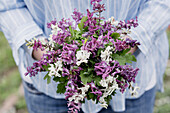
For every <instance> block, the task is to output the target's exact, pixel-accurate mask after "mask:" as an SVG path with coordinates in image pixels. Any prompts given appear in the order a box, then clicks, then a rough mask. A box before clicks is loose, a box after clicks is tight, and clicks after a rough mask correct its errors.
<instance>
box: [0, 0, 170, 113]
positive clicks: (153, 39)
mask: <svg viewBox="0 0 170 113" xmlns="http://www.w3.org/2000/svg"><path fill="white" fill-rule="evenodd" d="M103 3H105V6H106V11H105V12H104V13H103V16H104V17H105V18H106V19H108V18H110V17H111V16H114V17H115V19H116V20H129V19H132V18H135V17H136V16H137V17H138V22H139V26H138V27H137V28H135V29H132V32H131V34H130V37H131V38H132V39H135V40H138V41H139V42H140V43H141V45H140V46H139V49H138V50H137V51H136V52H135V53H134V55H135V56H136V58H137V62H136V63H135V62H133V64H132V66H133V67H139V69H140V71H139V73H138V75H137V78H136V83H137V85H138V86H139V87H140V90H138V95H137V97H140V96H141V95H142V94H143V93H144V92H145V91H146V87H148V84H149V83H150V81H152V79H153V78H156V80H157V83H156V84H154V86H155V85H156V87H157V89H159V90H161V91H162V90H163V80H162V78H163V73H164V70H165V67H166V62H167V59H168V40H167V37H166V33H165V30H166V28H167V26H168V24H169V23H170V0H103ZM74 8H77V9H78V10H79V11H80V12H83V13H86V9H87V8H88V9H92V7H91V6H90V0H0V30H1V31H3V33H4V34H5V36H6V38H7V40H8V42H9V44H10V46H11V48H12V51H13V57H14V59H15V62H16V64H17V66H18V67H19V71H20V73H21V77H22V78H24V80H26V81H29V82H31V83H33V84H34V86H35V87H36V88H37V89H38V90H39V91H41V92H44V93H45V94H47V95H49V96H51V97H54V98H64V95H60V94H57V93H56V90H57V89H56V88H57V83H55V82H53V81H52V83H50V84H47V83H46V81H45V80H43V78H44V75H45V74H46V73H39V74H38V75H37V76H35V77H31V78H30V77H24V73H25V72H26V67H27V66H31V65H32V63H33V62H34V60H33V59H32V57H31V56H30V54H29V53H28V51H27V49H25V48H24V46H23V45H24V44H25V40H30V39H32V38H33V37H39V36H44V37H48V36H49V34H50V29H47V26H46V24H47V22H50V21H51V20H53V19H54V18H56V20H61V19H62V18H71V16H70V15H71V14H72V12H73V10H74ZM0 54H1V53H0ZM137 97H131V96H130V93H129V91H128V90H127V91H126V92H125V93H124V94H121V93H119V92H118V94H117V95H115V97H113V99H112V100H111V102H110V105H111V106H112V108H113V109H114V110H115V111H123V110H125V98H137ZM82 109H83V111H85V112H87V113H95V112H98V111H99V110H100V109H101V107H100V105H95V104H93V102H91V101H86V103H85V104H83V105H82Z"/></svg>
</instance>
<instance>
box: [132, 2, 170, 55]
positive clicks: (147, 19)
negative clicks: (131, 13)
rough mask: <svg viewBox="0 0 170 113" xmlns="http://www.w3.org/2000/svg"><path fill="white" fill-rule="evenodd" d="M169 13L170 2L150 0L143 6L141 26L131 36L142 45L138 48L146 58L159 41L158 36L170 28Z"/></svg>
mask: <svg viewBox="0 0 170 113" xmlns="http://www.w3.org/2000/svg"><path fill="white" fill-rule="evenodd" d="M169 12H170V1H169V0H149V1H148V2H146V3H145V4H144V5H143V6H141V9H140V12H139V14H138V23H139V26H138V27H136V28H133V29H132V30H131V34H130V35H129V36H130V37H131V38H132V39H134V40H138V41H139V42H140V43H141V45H140V46H139V47H138V48H139V49H140V50H141V52H143V54H144V55H145V56H147V55H146V54H147V53H148V52H149V50H150V47H151V46H152V45H153V44H154V43H155V41H156V40H157V39H156V38H159V37H157V36H158V35H159V34H160V33H162V32H164V31H165V30H166V28H167V27H168V25H169V23H170V13H169Z"/></svg>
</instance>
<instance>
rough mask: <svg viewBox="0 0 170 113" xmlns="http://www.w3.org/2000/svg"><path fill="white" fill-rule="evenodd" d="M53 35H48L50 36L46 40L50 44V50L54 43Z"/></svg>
mask: <svg viewBox="0 0 170 113" xmlns="http://www.w3.org/2000/svg"><path fill="white" fill-rule="evenodd" d="M52 37H53V35H52V34H51V35H50V37H49V38H48V40H49V42H48V43H49V45H51V46H52V48H51V50H53V48H54V44H55V41H54V40H53V38H52Z"/></svg>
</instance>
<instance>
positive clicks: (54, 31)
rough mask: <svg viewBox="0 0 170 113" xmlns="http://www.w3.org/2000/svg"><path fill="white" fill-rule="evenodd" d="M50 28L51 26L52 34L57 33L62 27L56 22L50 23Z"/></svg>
mask: <svg viewBox="0 0 170 113" xmlns="http://www.w3.org/2000/svg"><path fill="white" fill-rule="evenodd" d="M51 28H52V30H51V33H52V34H54V35H57V33H58V31H62V29H61V28H59V27H58V24H55V25H53V24H51Z"/></svg>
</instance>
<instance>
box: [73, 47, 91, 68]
mask: <svg viewBox="0 0 170 113" xmlns="http://www.w3.org/2000/svg"><path fill="white" fill-rule="evenodd" d="M90 54H91V52H88V51H87V50H80V51H77V54H76V58H77V62H76V64H77V65H78V66H79V65H80V64H81V63H82V62H84V63H87V62H88V60H87V59H88V58H89V57H90Z"/></svg>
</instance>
